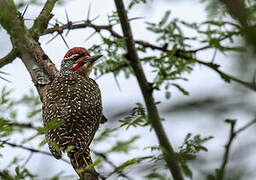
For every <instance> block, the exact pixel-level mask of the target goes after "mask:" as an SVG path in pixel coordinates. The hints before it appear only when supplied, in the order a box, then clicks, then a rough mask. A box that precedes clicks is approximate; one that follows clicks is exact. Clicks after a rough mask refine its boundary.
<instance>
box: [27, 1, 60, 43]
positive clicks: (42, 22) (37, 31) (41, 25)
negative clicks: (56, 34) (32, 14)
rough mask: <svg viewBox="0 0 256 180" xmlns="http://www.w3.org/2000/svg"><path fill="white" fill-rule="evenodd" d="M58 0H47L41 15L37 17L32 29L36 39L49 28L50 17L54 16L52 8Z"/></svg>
mask: <svg viewBox="0 0 256 180" xmlns="http://www.w3.org/2000/svg"><path fill="white" fill-rule="evenodd" d="M56 2H57V0H47V2H46V3H45V5H44V7H43V9H42V11H41V12H40V14H39V16H38V17H37V18H36V20H35V22H34V24H33V27H32V28H31V31H32V32H33V34H32V36H33V37H34V38H36V39H38V38H39V36H40V35H41V34H42V32H43V31H44V30H45V29H46V28H47V26H48V23H49V21H50V19H51V18H52V17H53V14H51V12H52V9H53V7H54V5H55V3H56Z"/></svg>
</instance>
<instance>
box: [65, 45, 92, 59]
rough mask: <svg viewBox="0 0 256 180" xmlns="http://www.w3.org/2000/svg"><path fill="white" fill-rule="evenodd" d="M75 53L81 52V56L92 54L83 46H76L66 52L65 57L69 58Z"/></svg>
mask: <svg viewBox="0 0 256 180" xmlns="http://www.w3.org/2000/svg"><path fill="white" fill-rule="evenodd" d="M73 54H79V55H80V56H91V55H90V54H89V52H88V50H87V49H85V48H83V47H74V48H72V49H70V50H68V52H67V53H66V54H65V56H64V58H68V57H70V56H71V55H73Z"/></svg>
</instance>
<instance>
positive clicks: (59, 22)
mask: <svg viewBox="0 0 256 180" xmlns="http://www.w3.org/2000/svg"><path fill="white" fill-rule="evenodd" d="M54 20H55V21H56V24H61V25H64V23H62V22H61V21H59V20H58V19H54Z"/></svg>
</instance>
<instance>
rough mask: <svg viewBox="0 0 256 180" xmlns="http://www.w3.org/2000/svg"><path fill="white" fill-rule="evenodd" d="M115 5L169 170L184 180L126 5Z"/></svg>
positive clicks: (177, 178) (118, 2)
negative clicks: (148, 78) (164, 125)
mask: <svg viewBox="0 0 256 180" xmlns="http://www.w3.org/2000/svg"><path fill="white" fill-rule="evenodd" d="M115 5H116V9H117V13H118V16H119V20H120V22H121V27H122V31H123V34H124V37H126V38H125V41H126V47H127V51H128V52H127V55H128V61H129V62H130V64H131V67H132V68H133V71H134V73H135V76H136V78H137V81H138V83H139V86H140V89H141V91H142V94H143V97H144V101H145V103H146V107H147V112H148V117H149V121H150V122H151V124H152V127H153V129H154V130H155V133H156V135H157V138H158V141H159V143H160V146H161V147H162V153H163V155H164V159H165V161H166V163H167V166H168V168H169V170H170V171H171V174H172V176H173V178H174V179H175V180H183V176H182V173H181V170H180V167H179V162H178V160H177V157H176V155H175V152H174V150H173V148H172V146H171V144H170V142H169V139H168V137H167V135H166V133H165V131H164V128H163V126H162V123H161V119H160V116H159V113H158V109H157V107H156V104H155V102H154V98H153V95H152V93H153V90H152V87H151V86H150V85H149V83H148V81H147V79H146V76H145V73H144V71H143V68H142V65H141V62H140V59H139V56H138V53H137V50H136V48H135V42H134V40H133V35H132V31H131V27H130V23H129V20H128V17H127V12H126V10H125V7H124V3H123V1H122V0H115Z"/></svg>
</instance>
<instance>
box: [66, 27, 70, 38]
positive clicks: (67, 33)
mask: <svg viewBox="0 0 256 180" xmlns="http://www.w3.org/2000/svg"><path fill="white" fill-rule="evenodd" d="M69 31H70V29H68V31H67V32H66V34H65V37H67V36H68V33H69Z"/></svg>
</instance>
